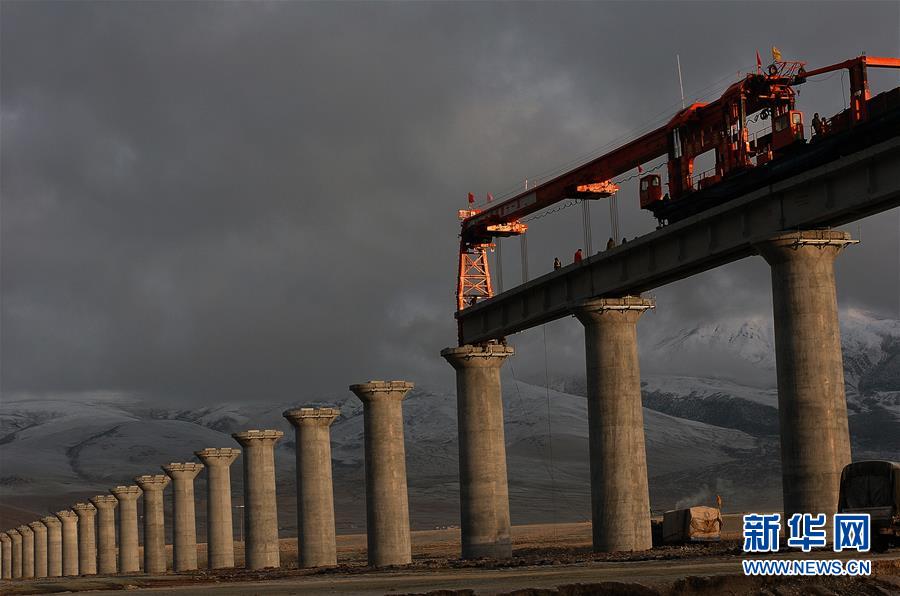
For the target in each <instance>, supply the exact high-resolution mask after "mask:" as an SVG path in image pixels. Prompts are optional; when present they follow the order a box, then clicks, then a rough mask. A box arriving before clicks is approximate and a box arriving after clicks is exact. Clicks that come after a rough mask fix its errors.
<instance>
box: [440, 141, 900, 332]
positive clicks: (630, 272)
mask: <svg viewBox="0 0 900 596" xmlns="http://www.w3.org/2000/svg"><path fill="white" fill-rule="evenodd" d="M897 205H900V138H896V137H895V138H892V139H890V140H887V141H884V142H881V143H879V144H877V145H873V146H871V147H867V148H866V149H863V150H860V151H857V152H855V153H852V154H850V155H847V156H845V157H842V158H839V159H837V160H835V161H832V162H830V163H828V164H825V165H822V166H820V167H817V168H814V169H811V170H809V171H807V172H804V173H802V174H798V175H796V176H792V177H791V178H788V179H786V180H783V181H781V182H777V183H775V184H772V185H769V186H766V187H764V188H760V189H757V190H755V191H753V192H750V193H747V194H745V195H743V196H740V197H738V198H735V199H734V200H731V201H729V202H727V203H725V204H722V205H719V206H717V207H714V208H711V209H709V210H707V211H703V212H702V213H698V214H697V215H694V216H692V217H689V218H687V219H684V220H682V221H679V222H677V223H675V224H671V225H669V226H666V227H665V228H663V229H660V230H656V231H654V232H651V233H650V234H646V235H645V236H642V237H640V238H638V239H636V240H634V241H632V242H628V243H627V244H624V245H622V246H618V247H616V248H613V249H611V250H608V251H605V252H602V253H598V254H596V255H593V256H591V257H589V258H587V259H585V260H584V261H583V262H582V263H581V264H578V265H575V264H573V265H569V266H568V267H564V268H562V269H560V270H558V271H554V272H551V273H548V274H546V275H544V276H542V277H539V278H536V279H534V280H532V281H529V282H528V283H526V284H523V285H521V286H518V287H515V288H511V289H510V290H507V291H505V292H503V293H501V294H498V295H497V296H494V297H493V298H490V299H489V300H485V301H484V302H481V303H479V304H476V305H475V306H472V307H469V308H467V309H465V310H462V311H459V312H457V313H456V318H457V319H458V321H459V322H460V343H461V344H474V343H480V342H485V341H488V340H491V339H500V338H502V337H505V336H507V335H510V334H513V333H516V332H518V331H523V330H525V329H528V328H530V327H534V326H536V325H540V324H542V323H546V322H548V321H553V320H555V319H559V318H561V317H564V316H566V315H568V314H569V313H570V312H571V307H572V306H573V305H575V304H577V303H579V302H581V301H583V300H587V299H590V298H596V297H602V296H623V295H627V294H639V293H641V292H646V291H648V290H651V289H653V288H657V287H659V286H662V285H665V284H667V283H670V282H673V281H676V280H679V279H683V278H685V277H689V276H691V275H695V274H697V273H701V272H703V271H706V270H709V269H712V268H714V267H718V266H719V265H723V264H725V263H730V262H732V261H736V260H738V259H742V258H744V257H747V256H750V255H754V254H756V249H755V248H754V243H755V242H758V241H760V240H763V239H766V238H770V237H772V236H775V235H777V234H780V233H783V232H784V231H790V230H798V229H810V228H816V227H833V226H839V225H842V224H845V223H848V222H851V221H855V220H857V219H861V218H863V217H866V216H868V215H872V214H875V213H879V212H881V211H885V210H887V209H890V208H892V207H896V206H897Z"/></svg>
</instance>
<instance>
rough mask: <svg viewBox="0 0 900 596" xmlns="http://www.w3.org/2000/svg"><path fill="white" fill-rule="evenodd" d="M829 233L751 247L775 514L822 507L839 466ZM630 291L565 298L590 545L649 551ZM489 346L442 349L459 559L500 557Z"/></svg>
mask: <svg viewBox="0 0 900 596" xmlns="http://www.w3.org/2000/svg"><path fill="white" fill-rule="evenodd" d="M853 242H854V241H853V240H851V238H850V235H849V234H847V233H845V232H840V231H833V230H810V231H798V232H792V233H789V234H784V235H781V236H778V237H776V238H772V239H769V240H766V241H764V242H760V243H758V244H757V245H756V246H757V249H758V251H759V253H760V254H761V255H762V256H763V258H765V259H766V261H767V262H768V263H769V265H770V267H771V277H772V296H773V306H774V321H775V348H776V368H777V377H778V410H779V419H780V435H781V467H782V485H783V501H784V512H785V515H786V516H790V515H792V514H794V513H813V514H817V513H825V514H829V515H830V514H833V513H834V512H835V510H836V508H837V501H838V490H839V484H840V474H841V470H842V469H843V467H844V466H845V465H846V464H848V463H850V433H849V429H848V424H847V406H846V399H845V396H844V373H843V363H842V357H841V342H840V326H839V322H838V309H837V294H836V290H835V276H834V260H835V258H836V257H837V255H838V254H839V253H840V251H841V250H842V249H843V248H844V247H846V246H847V245H848V244H852V243H853ZM654 307H655V304H654V303H653V301H652V300H649V299H646V298H641V297H638V296H624V297H612V298H598V299H594V300H590V301H587V302H583V303H580V304H577V305H574V306H573V308H572V314H573V315H574V316H575V317H576V318H577V319H578V320H579V321H580V322H581V323H582V324H583V325H584V337H585V351H586V364H587V400H588V427H589V439H588V441H589V450H590V470H591V517H592V526H593V547H594V550H595V551H598V552H609V551H633V550H645V549H649V548H650V547H651V545H652V542H651V532H650V498H649V487H648V478H647V456H646V447H645V440H644V422H643V413H642V407H641V386H640V367H639V364H638V345H637V321H638V319H639V318H640V317H641V315H642V314H643V313H644V312H646V311H647V310H649V309H651V308H654ZM510 354H512V349H511V348H509V347H506V346H504V345H501V344H495V345H492V344H489V345H485V346H462V347H459V348H448V349H446V350H444V351H443V352H442V355H443V356H444V358H446V359H447V360H448V361H449V362H450V364H452V365H453V367H454V368H455V369H456V371H457V400H458V417H459V418H458V426H459V461H460V464H459V465H460V493H461V494H460V505H461V515H460V518H461V528H462V556H463V557H464V558H469V557H482V556H489V557H508V556H509V555H510V541H509V536H510V521H509V499H508V489H507V478H506V455H505V444H504V438H503V406H502V402H501V393H500V372H499V371H500V367H501V365H502V364H503V361H504V360H505V359H506V357H507V356H509V355H510Z"/></svg>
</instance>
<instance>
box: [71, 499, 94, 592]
mask: <svg viewBox="0 0 900 596" xmlns="http://www.w3.org/2000/svg"><path fill="white" fill-rule="evenodd" d="M72 511H74V512H75V514H76V515H77V516H78V572H79V573H80V574H81V575H97V536H96V531H95V530H94V524H95V523H96V521H95V520H96V518H97V509H96V507H94V506H93V505H91V504H90V503H76V504H75V505H73V506H72Z"/></svg>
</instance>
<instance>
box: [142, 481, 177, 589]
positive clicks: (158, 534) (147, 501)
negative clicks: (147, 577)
mask: <svg viewBox="0 0 900 596" xmlns="http://www.w3.org/2000/svg"><path fill="white" fill-rule="evenodd" d="M134 482H135V483H136V484H137V485H138V486H139V487H141V490H142V491H144V573H165V572H166V522H165V512H164V506H163V491H165V489H166V487H167V486H168V485H169V477H168V476H166V475H164V474H145V475H144V476H137V477H135V479H134Z"/></svg>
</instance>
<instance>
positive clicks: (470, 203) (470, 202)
mask: <svg viewBox="0 0 900 596" xmlns="http://www.w3.org/2000/svg"><path fill="white" fill-rule="evenodd" d="M474 204H475V195H473V194H472V193H469V205H474Z"/></svg>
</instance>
